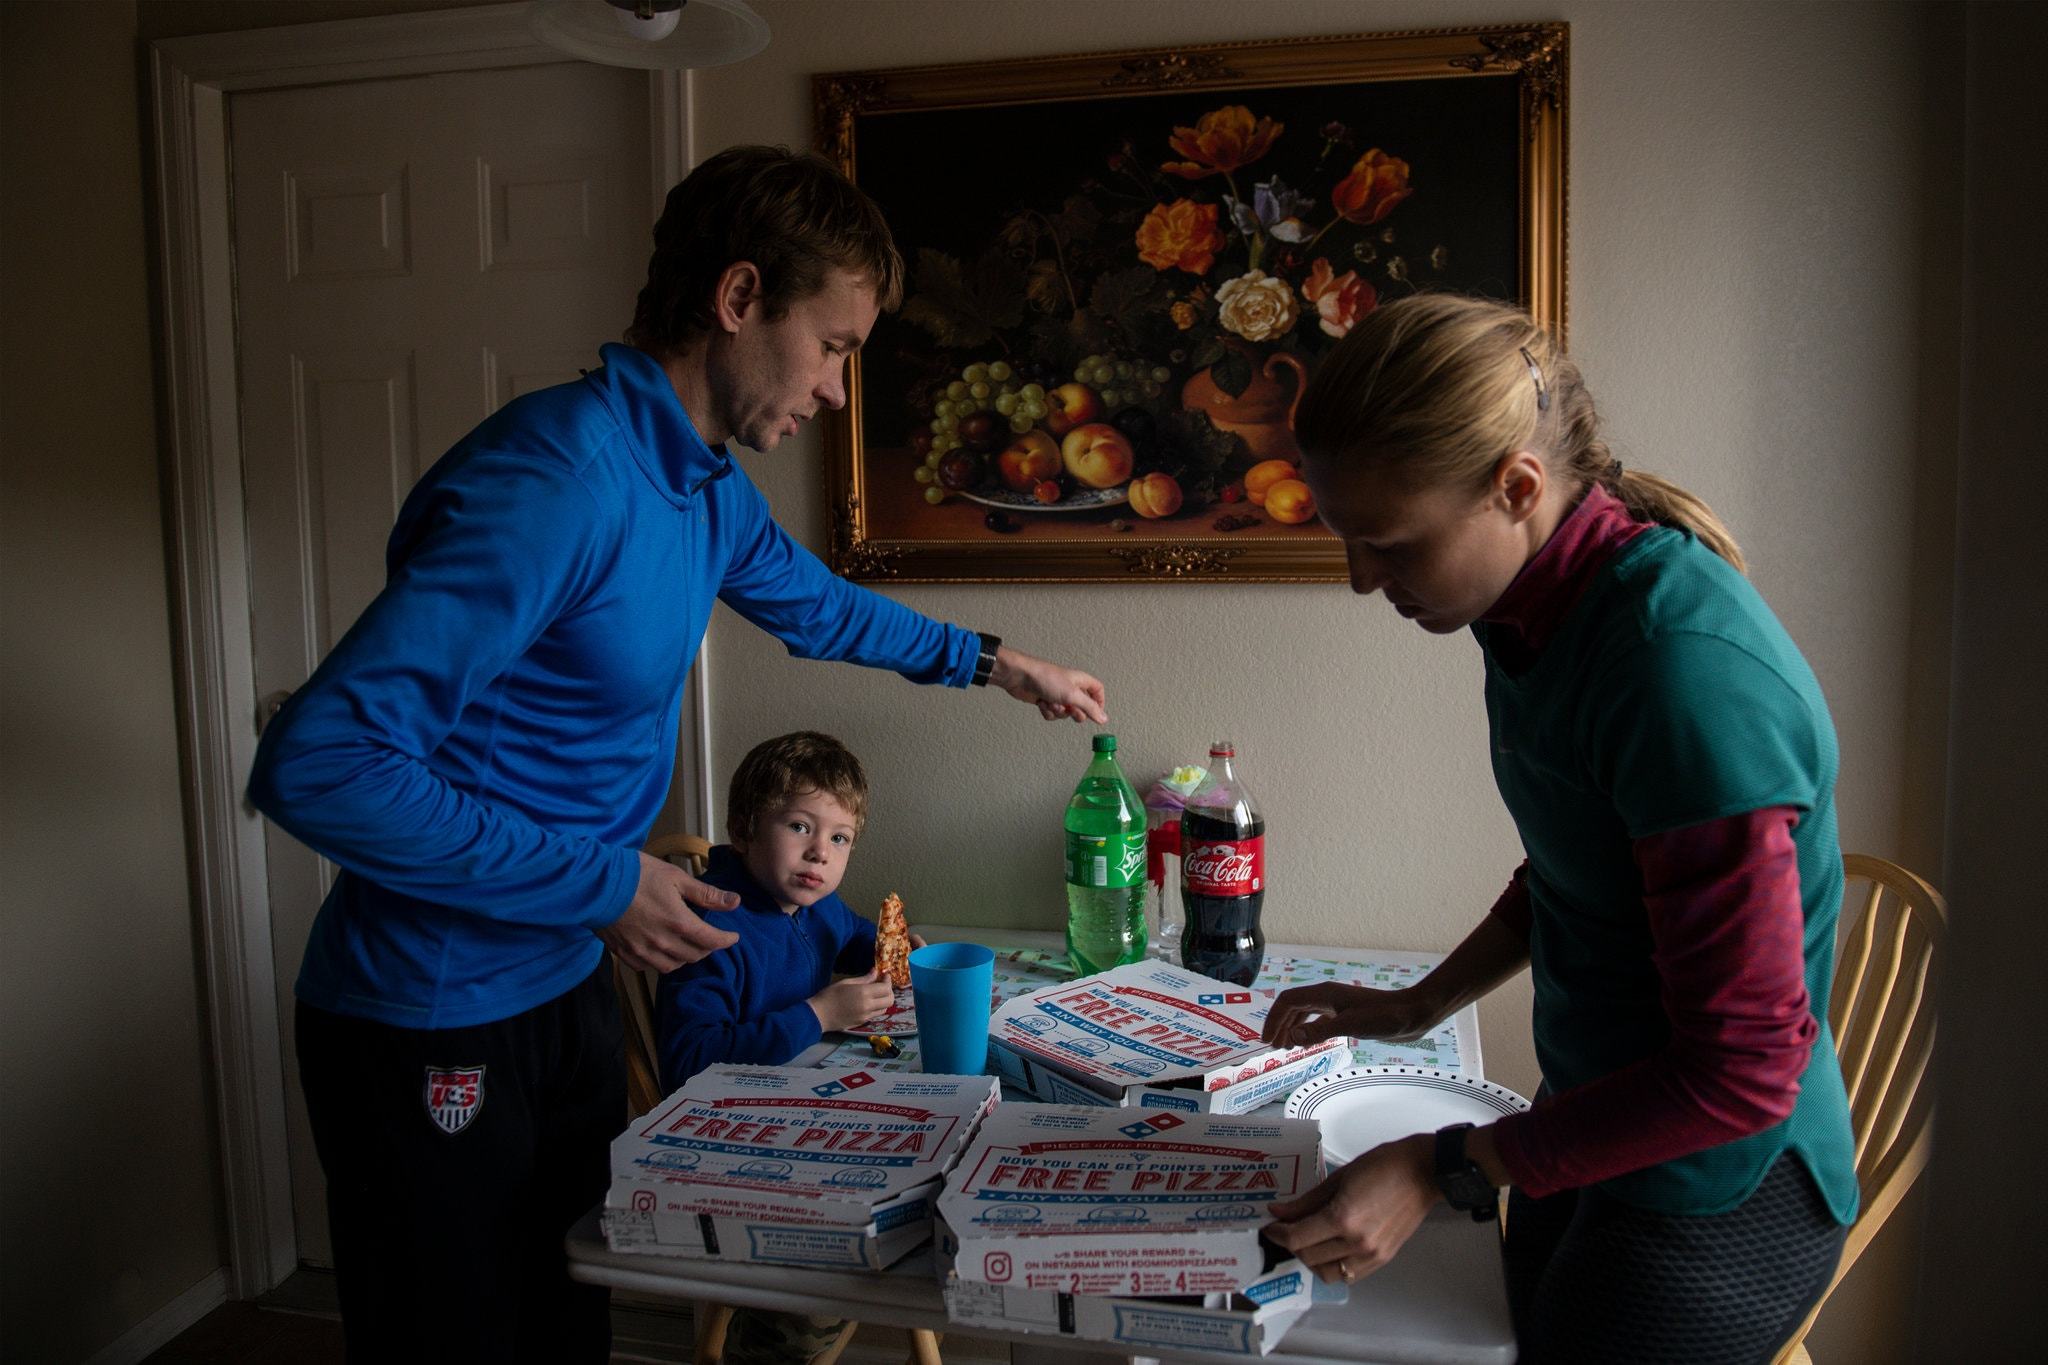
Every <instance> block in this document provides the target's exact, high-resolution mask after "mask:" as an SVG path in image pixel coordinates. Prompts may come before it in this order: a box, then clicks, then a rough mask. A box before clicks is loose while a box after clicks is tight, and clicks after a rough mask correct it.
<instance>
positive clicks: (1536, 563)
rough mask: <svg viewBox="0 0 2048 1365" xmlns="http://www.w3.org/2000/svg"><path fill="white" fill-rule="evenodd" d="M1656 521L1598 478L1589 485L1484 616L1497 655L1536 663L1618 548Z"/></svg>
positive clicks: (1513, 664) (1515, 665)
mask: <svg viewBox="0 0 2048 1365" xmlns="http://www.w3.org/2000/svg"><path fill="white" fill-rule="evenodd" d="M1652 525H1653V523H1651V522H1647V521H1637V520H1636V519H1635V518H1634V517H1632V516H1630V515H1629V511H1628V508H1627V507H1625V506H1623V505H1622V502H1621V499H1619V498H1617V497H1615V496H1614V495H1613V494H1612V493H1610V492H1608V491H1607V490H1606V489H1605V488H1602V487H1601V486H1600V485H1599V484H1597V483H1596V484H1593V485H1592V486H1591V487H1589V488H1588V489H1587V490H1586V493H1585V496H1584V497H1582V498H1580V499H1579V505H1578V506H1577V507H1574V508H1573V509H1572V510H1571V511H1570V512H1569V513H1567V514H1566V515H1565V519H1564V520H1563V521H1561V522H1559V523H1558V524H1557V529H1556V530H1555V531H1552V532H1551V533H1550V539H1549V540H1546V541H1545V542H1543V548H1542V549H1540V550H1538V551H1537V552H1536V557H1535V558H1534V559H1531V560H1530V561H1529V562H1528V563H1527V564H1524V565H1523V566H1522V571H1521V572H1520V573H1518V574H1516V575H1515V578H1514V581H1513V582H1512V583H1509V584H1508V587H1507V591H1506V592H1503V593H1502V594H1501V595H1500V600H1499V601H1497V602H1495V603H1494V604H1493V605H1492V606H1491V607H1489V608H1488V609H1487V612H1486V615H1484V616H1482V617H1481V618H1480V619H1481V620H1483V621H1485V622H1487V623H1488V624H1490V625H1492V626H1494V627H1496V629H1495V630H1494V631H1492V632H1491V634H1490V636H1489V639H1490V643H1491V647H1492V649H1493V651H1494V655H1495V657H1496V658H1498V659H1500V660H1501V662H1502V663H1503V664H1504V665H1506V666H1507V667H1508V668H1509V669H1510V671H1514V672H1519V671H1521V670H1522V669H1524V668H1527V667H1528V666H1529V665H1530V664H1532V663H1534V662H1535V660H1536V656H1537V655H1539V654H1541V653H1542V652H1543V650H1544V648H1545V647H1546V646H1548V645H1549V644H1550V642H1551V640H1552V639H1554V638H1556V635H1557V631H1558V627H1559V626H1561V625H1563V624H1564V620H1565V618H1566V617H1567V616H1569V615H1570V614H1571V610H1572V608H1573V607H1575V606H1577V605H1578V602H1579V599H1580V598H1581V597H1583V596H1585V593H1586V589H1587V588H1589V587H1591V586H1592V584H1593V579H1594V577H1595V576H1596V575H1597V574H1598V573H1599V572H1600V570H1601V569H1602V568H1603V567H1604V566H1605V565H1606V563H1607V561H1608V560H1610V559H1612V558H1613V557H1614V552H1615V551H1617V550H1619V549H1620V548H1621V547H1622V546H1624V545H1626V544H1628V542H1629V541H1631V540H1634V539H1635V538H1636V537H1637V536H1639V535H1641V534H1642V533H1643V532H1644V531H1647V530H1649V529H1650V527H1651V526H1652Z"/></svg>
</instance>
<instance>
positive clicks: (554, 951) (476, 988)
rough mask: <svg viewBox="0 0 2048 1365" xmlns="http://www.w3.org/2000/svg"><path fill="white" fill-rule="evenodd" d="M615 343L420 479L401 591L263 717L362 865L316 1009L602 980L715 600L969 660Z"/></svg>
mask: <svg viewBox="0 0 2048 1365" xmlns="http://www.w3.org/2000/svg"><path fill="white" fill-rule="evenodd" d="M603 354H604V361H605V363H604V366H603V367H602V368H601V369H598V370H594V371H592V372H591V373H590V374H588V375H586V376H585V377H584V378H582V379H581V380H578V381H576V382H575V383H570V384H563V385H559V386H557V387H555V388H551V389H543V390H541V391H539V392H536V393H532V394H528V395H526V396H524V397H522V398H518V399H515V400H514V401H513V402H511V403H509V404H507V405H506V406H505V407H504V408H503V409H501V410H500V411H499V412H498V413H497V414H496V415H495V416H493V417H490V418H488V419H487V420H486V421H484V423H483V424H482V425H480V426H478V427H477V428H476V430H474V431H472V432H471V433H470V434H469V435H468V436H466V437H465V438H463V440H462V441H461V442H459V443H458V444H457V445H456V446H455V448H454V449H453V450H451V451H449V453H448V454H447V455H446V456H444V457H443V458H442V459H441V460H440V461H439V463H437V464H436V465H435V466H434V467H433V468H432V469H431V470H429V471H428V472H427V474H426V476H425V477H424V478H422V479H421V480H420V482H419V484H418V485H417V486H416V487H415V488H414V489H413V490H412V493H411V494H410V495H409V496H408V497H407V498H406V500H405V505H404V507H403V508H402V509H401V510H400V512H399V515H398V522H397V525H396V526H395V527H394V528H393V530H392V532H391V540H390V545H389V548H388V550H387V553H386V561H387V565H386V567H387V570H388V579H387V581H386V583H385V586H384V589H383V591H382V592H380V593H379V594H378V595H377V598H376V600H375V601H373V602H372V603H371V604H370V605H369V607H368V608H367V609H365V611H364V612H363V614H362V616H361V617H360V618H358V620H357V621H356V623H355V625H353V626H352V627H350V629H349V631H348V633H347V634H346V635H344V636H343V637H342V638H341V640H340V641H339V642H338V643H337V644H336V645H335V646H334V648H333V650H332V651H331V652H330V653H329V654H328V656H327V658H326V660H325V661H324V662H322V663H321V665H320V667H319V668H318V669H317V670H315V672H314V673H313V676H312V677H311V678H310V679H308V680H307V682H306V683H305V684H304V685H303V686H302V687H300V688H299V689H298V691H297V692H296V693H294V695H293V696H292V698H291V700H290V701H288V702H286V703H285V705H284V708H283V709H282V710H280V711H279V712H278V713H277V715H276V716H275V717H273V718H272V719H271V721H270V724H269V726H268V727H267V728H266V729H265V731H264V734H263V740H262V744H261V746H260V747H259V749H258V751H257V755H256V764H255V770H254V771H253V772H252V773H251V775H250V778H249V799H250V800H251V801H252V802H253V803H254V804H255V806H256V807H257V809H259V810H261V811H262V812H263V813H264V814H265V815H268V816H269V817H270V818H271V819H272V820H274V821H276V822H277V823H278V824H279V825H280V826H282V827H283V828H284V829H285V830H286V831H287V832H289V833H290V834H292V835H293V836H294V837H296V838H297V839H299V840H300V842H302V843H305V844H307V845H308V846H310V847H311V848H313V849H314V850H316V851H318V852H319V853H322V854H324V855H326V856H327V857H328V858H330V859H332V860H333V861H334V862H336V863H337V864H339V865H340V867H341V869H342V870H341V873H340V875H339V876H338V877H337V878H336V879H335V882H334V886H333V889H332V890H331V891H330V892H329V894H328V896H327V900H326V903H325V904H324V905H322V906H321V908H320V914H319V917H318V919H316V920H315V921H314V924H313V931H312V935H311V938H310V940H309V941H308V943H307V945H306V957H305V962H304V965H303V967H302V968H301V970H300V972H299V980H298V998H299V999H300V1000H302V1001H304V1002H306V1003H307V1004H309V1005H312V1006H314V1007H316V1008H319V1009H324V1010H328V1011H330V1012H332V1013H337V1014H345V1015H352V1016H356V1017H359V1018H364V1019H371V1020H375V1021H378V1022H380V1023H386V1024H393V1025H397V1026H399V1027H404V1028H457V1027H461V1026H464V1025H469V1024H484V1023H490V1022H493V1021H495V1020H499V1019H506V1018H510V1017H511V1016H513V1015H516V1014H519V1013H520V1012H522V1011H524V1010H527V1009H530V1008H532V1007H533V1006H535V1005H538V1004H541V1003H543V1002H545V1001H548V1000H552V999H554V998H555V997H556V996H559V995H561V994H563V993H564V992H566V991H568V990H569V989H570V988H571V987H573V986H575V985H576V984H577V983H578V982H580V981H581V980H583V979H584V978H585V977H587V976H588V975H590V973H591V972H592V971H593V970H594V969H595V968H596V967H597V965H598V961H599V958H600V957H601V956H602V954H603V945H602V944H601V943H600V942H599V941H598V939H597V937H596V934H595V933H594V931H595V930H597V929H599V928H602V927H604V926H606V925H609V924H610V923H611V922H612V921H614V920H616V919H617V918H618V917H619V916H620V915H621V914H623V913H624V912H625V909H626V906H627V905H628V904H629V903H630V902H631V901H632V898H633V894H634V891H635V889H636V888H637V886H638V884H639V854H638V852H637V850H638V848H639V846H640V844H641V843H642V842H643V841H644V840H645V839H646V837H647V831H648V829H649V827H650V826H651V825H652V824H653V822H654V818H655V816H656V815H657V814H658V813H659V812H660V810H661V807H662V803H663V801H664V799H665V798H666V795H667V792H668V785H669V775H670V772H671V771H672V769H673V768H674V766H675V751H676V728H677V718H678V715H679V712H680V708H681V698H682V689H683V680H684V678H685V677H686V676H687V674H688V672H689V668H690V663H691V661H692V660H693V659H694V658H695V657H696V654H697V647H698V645H699V643H700V642H701V641H702V639H703V636H704V624H705V621H706V620H707V619H708V618H709V616H710V614H711V605H712V602H713V601H714V600H717V601H722V602H724V603H725V604H726V605H728V606H730V607H732V608H733V609H734V610H735V611H737V612H739V614H740V615H742V616H744V617H746V618H747V619H748V620H749V621H752V622H753V623H754V624H755V625H757V626H760V627H761V628H762V629H763V630H766V631H768V632H769V633H770V634H771V635H774V636H776V637H777V638H779V639H780V640H782V641H783V643H784V644H786V645H787V646H788V647H789V651H790V653H792V654H794V655H797V656H798V657H800V658H808V659H838V660H846V661H848V662H853V663H862V664H868V665H870V666H875V667H883V668H893V669H895V670H897V671H898V672H900V673H902V674H903V675H904V676H905V677H907V678H909V679H911V680H912V681H913V682H925V683H947V684H950V685H951V686H954V687H965V686H967V684H968V682H969V680H970V679H971V678H972V677H973V673H974V663H975V656H976V654H977V653H978V651H979V647H980V641H979V640H978V639H977V637H976V636H975V634H974V633H973V632H972V631H968V630H963V629H961V628H960V627H958V626H949V625H942V624H940V623H939V622H936V621H933V620H930V619H928V618H926V617H924V616H921V615H919V614H918V613H916V612H914V611H911V610H910V609H909V608H907V607H904V606H902V605H900V604H898V603H896V602H892V601H890V600H889V599H888V598H886V597H882V596H880V595H879V594H876V593H872V592H869V591H867V590H866V589H863V588H859V587H856V586H854V585H853V584H851V583H848V582H847V581H846V580H845V579H843V578H839V577H837V576H836V575H834V574H833V573H832V572H831V571H830V570H828V569H827V568H826V567H825V566H824V565H823V564H821V563H819V562H818V560H817V558H816V557H815V556H814V555H812V554H811V553H810V552H809V551H807V550H805V549H804V548H803V547H802V546H801V545H798V544H797V543H796V542H795V541H794V540H792V539H790V537H789V536H788V535H787V534H786V533H785V532H784V531H783V530H782V528H781V527H779V526H777V525H776V524H775V522H774V521H773V519H771V517H770V516H769V512H768V504H767V502H766V500H765V499H763V498H762V496H761V493H760V491H759V490H758V489H756V488H755V487H754V485H753V483H752V482H750V481H749V480H748V478H747V476H746V475H745V473H743V472H741V470H740V469H739V467H738V466H737V465H735V464H733V462H732V461H731V460H730V459H729V458H728V457H727V455H726V453H725V451H724V449H723V448H719V449H713V448H712V447H710V446H708V445H706V444H705V443H704V441H703V439H702V438H701V437H700V436H699V435H698V434H697V431H696V428H695V427H694V426H692V425H691V422H690V418H689V414H688V413H686V412H685V411H684V409H683V405H682V403H681V401H680V400H679V399H678V398H677V397H676V392H675V389H674V387H673V386H672V385H671V383H670V381H669V378H668V375H667V374H666V372H665V371H664V370H663V369H662V367H661V365H660V364H659V363H658V362H657V361H655V360H654V359H653V358H652V357H651V356H648V355H647V354H645V353H644V352H641V351H638V350H635V349H633V348H632V347H629V346H617V345H613V346H606V347H605V348H604V351H603ZM712 922H714V923H716V922H717V916H716V915H714V916H712ZM714 956H716V955H715V954H714Z"/></svg>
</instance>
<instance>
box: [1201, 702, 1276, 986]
mask: <svg viewBox="0 0 2048 1365" xmlns="http://www.w3.org/2000/svg"><path fill="white" fill-rule="evenodd" d="M1236 758H1237V748H1236V746H1235V745H1233V744H1231V743H1230V741H1228V740H1218V741H1217V742H1216V744H1215V745H1214V746H1212V747H1211V748H1210V750H1209V775H1208V777H1207V778H1205V779H1203V782H1202V785H1201V786H1199V787H1197V788H1195V790H1194V792H1193V794H1192V795H1190V796H1189V797H1188V804H1187V809H1186V810H1185V811H1183V812H1182V813H1181V818H1180V900H1181V909H1182V911H1183V912H1184V913H1185V914H1186V916H1187V927H1186V928H1185V929H1183V930H1182V931H1181V939H1180V960H1181V965H1183V966H1185V967H1186V968H1187V969H1188V970H1189V971H1191V972H1200V973H1201V974H1202V975H1203V976H1213V977H1215V978H1216V979H1217V980H1219V981H1228V982H1231V983H1232V984H1234V985H1239V986H1249V985H1251V984H1252V978H1253V977H1255V976H1257V975H1258V974H1259V964H1260V963H1262V962H1264V961H1265V960H1266V934H1265V931H1264V930H1263V929H1261V928H1260V927H1259V911H1260V909H1261V908H1262V907H1263V906H1264V905H1265V903H1266V820H1265V817H1264V816H1262V815H1260V814H1259V811H1258V808H1257V807H1256V806H1254V805H1253V804H1252V798H1251V794H1250V793H1249V792H1247V791H1246V790H1245V789H1244V784H1243V783H1241V782H1239V781H1238V779H1237V772H1236V768H1235V760H1236Z"/></svg>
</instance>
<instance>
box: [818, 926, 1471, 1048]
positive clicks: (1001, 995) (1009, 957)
mask: <svg viewBox="0 0 2048 1365" xmlns="http://www.w3.org/2000/svg"><path fill="white" fill-rule="evenodd" d="M1403 956H1413V954H1403ZM1428 971H1429V967H1428V966H1427V965H1423V964H1414V963H1398V964H1397V963H1395V962H1392V961H1389V960H1385V959H1380V960H1375V959H1374V957H1373V955H1372V954H1371V953H1369V952H1367V953H1361V954H1359V955H1358V956H1357V957H1350V958H1322V957H1291V956H1271V955H1269V956H1268V957H1267V958H1266V961H1265V965H1264V966H1262V967H1261V968H1260V969H1259V975H1258V979H1257V980H1256V981H1254V982H1253V983H1252V988H1253V989H1254V990H1263V991H1266V992H1268V993H1269V994H1278V993H1279V992H1280V991H1283V990H1286V989H1288V988H1289V987H1292V986H1305V985H1308V984H1310V983H1311V982H1317V981H1346V982H1350V983H1352V984H1354V985H1360V986H1372V987H1375V988H1377V989H1380V990H1399V989H1401V988H1402V987H1405V986H1410V985H1413V984H1414V983H1415V982H1416V981H1417V980H1418V979H1420V978H1421V977H1422V976H1423V975H1424V974H1426V973H1427V972H1428ZM1073 979H1074V973H1073V970H1072V969H1071V968H1070V967H1069V966H1068V965H1067V955H1066V954H1065V953H1063V952H1052V951H1048V950H1046V949H1043V948H1000V947H999V948H997V949H996V963H995V990H994V995H993V1005H994V1006H995V1007H996V1008H1001V1006H1002V1004H1003V1002H1004V1001H1006V1000H1010V999H1012V998H1014V997H1016V996H1019V995H1023V994H1025V993H1027V992H1029V991H1035V990H1037V989H1039V988H1040V987H1041V986H1051V985H1056V984H1058V983H1059V982H1062V981H1071V980H1073ZM828 1043H829V1048H828V1050H825V1051H822V1052H821V1051H819V1050H817V1049H812V1051H811V1052H808V1053H806V1054H805V1056H804V1058H803V1059H799V1060H800V1061H802V1060H809V1061H810V1062H811V1064H812V1065H815V1066H820V1067H842V1066H846V1067H850V1066H866V1067H868V1068H869V1069H870V1070H875V1071H915V1070H916V1069H917V1039H916V1038H914V1037H913V1038H903V1039H899V1040H898V1041H897V1046H898V1047H899V1048H901V1049H902V1055H901V1056H897V1057H890V1058H886V1059H878V1058H877V1057H876V1056H875V1055H874V1051H873V1049H871V1048H870V1047H869V1046H868V1042H867V1040H866V1039H865V1038H846V1037H836V1038H833V1039H828ZM1351 1055H1352V1059H1353V1061H1354V1062H1355V1063H1356V1064H1357V1065H1359V1066H1428V1067H1435V1068H1436V1069H1438V1070H1440V1071H1462V1070H1463V1069H1464V1068H1463V1066H1462V1064H1461V1061H1460V1058H1459V1055H1458V1032H1457V1028H1456V1026H1455V1024H1454V1023H1453V1022H1452V1021H1450V1020H1445V1021H1444V1023H1442V1024H1441V1025H1439V1026H1438V1027H1437V1029H1436V1031H1435V1032H1433V1033H1431V1034H1430V1035H1429V1036H1428V1037H1426V1038H1421V1039H1418V1040H1417V1041H1415V1042H1413V1043H1382V1042H1377V1041H1374V1040H1372V1039H1360V1040H1357V1041H1355V1042H1354V1043H1353V1044H1352V1048H1351Z"/></svg>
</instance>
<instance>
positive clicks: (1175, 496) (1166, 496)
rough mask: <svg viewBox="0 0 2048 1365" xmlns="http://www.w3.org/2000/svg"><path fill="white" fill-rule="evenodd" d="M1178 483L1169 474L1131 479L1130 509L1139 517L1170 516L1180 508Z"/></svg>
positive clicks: (1148, 475)
mask: <svg viewBox="0 0 2048 1365" xmlns="http://www.w3.org/2000/svg"><path fill="white" fill-rule="evenodd" d="M1180 503H1181V493H1180V484H1179V483H1178V482H1176V481H1175V479H1174V477H1173V475H1171V474H1147V475H1145V477H1143V478H1142V479H1132V480H1131V510H1132V511H1133V512H1136V513H1137V514H1138V515H1139V516H1141V517H1170V516H1172V515H1173V514H1174V513H1175V512H1178V511H1179V510H1180Z"/></svg>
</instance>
